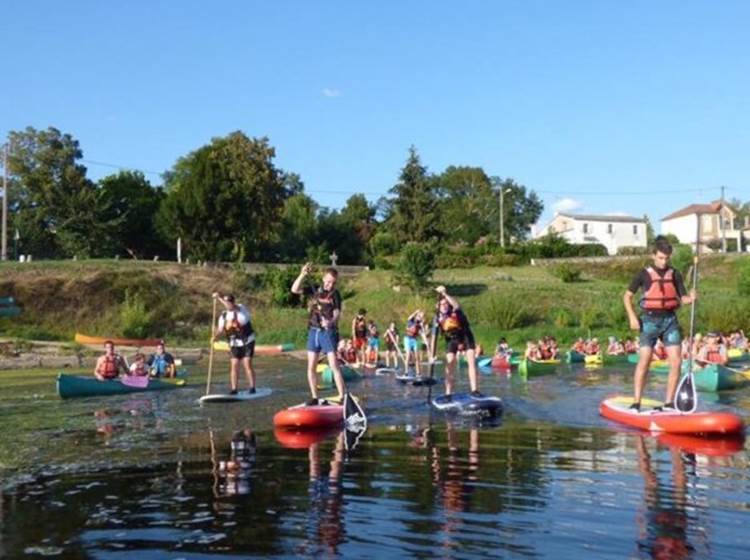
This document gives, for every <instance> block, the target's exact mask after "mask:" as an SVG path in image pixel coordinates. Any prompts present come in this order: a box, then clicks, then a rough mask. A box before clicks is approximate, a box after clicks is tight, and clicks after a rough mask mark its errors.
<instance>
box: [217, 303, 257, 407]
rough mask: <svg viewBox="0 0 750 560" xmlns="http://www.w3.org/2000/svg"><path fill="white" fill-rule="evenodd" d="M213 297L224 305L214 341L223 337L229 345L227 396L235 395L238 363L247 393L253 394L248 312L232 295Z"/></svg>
mask: <svg viewBox="0 0 750 560" xmlns="http://www.w3.org/2000/svg"><path fill="white" fill-rule="evenodd" d="M213 297H215V298H217V299H218V300H219V301H220V302H221V303H222V305H224V311H222V312H221V315H219V324H218V325H217V327H218V328H217V329H216V334H215V335H214V341H215V340H216V339H218V338H219V337H220V336H224V337H225V338H226V340H227V344H228V345H229V354H230V359H229V387H230V391H229V394H230V395H236V394H237V384H238V379H237V378H238V376H239V373H238V371H237V369H238V367H239V364H240V362H242V366H243V367H244V369H245V375H246V376H247V384H248V392H249V393H255V370H254V369H253V362H252V359H253V356H254V355H255V331H254V330H253V324H252V322H251V320H250V312H249V311H248V310H247V308H246V307H245V306H244V305H242V304H238V303H237V302H236V301H235V299H234V296H233V295H232V294H227V295H225V296H222V295H221V294H219V293H214V294H213Z"/></svg>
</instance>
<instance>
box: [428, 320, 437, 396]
mask: <svg viewBox="0 0 750 560" xmlns="http://www.w3.org/2000/svg"><path fill="white" fill-rule="evenodd" d="M437 314H438V311H437V310H436V311H435V316H434V317H433V318H432V328H431V329H430V336H431V337H432V338H430V355H431V356H432V359H431V360H430V375H429V379H430V381H429V387H428V389H427V404H430V403H431V402H432V386H433V383H432V380H433V379H434V376H435V361H436V360H435V358H436V356H437V339H438V315H437Z"/></svg>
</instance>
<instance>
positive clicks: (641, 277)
mask: <svg viewBox="0 0 750 560" xmlns="http://www.w3.org/2000/svg"><path fill="white" fill-rule="evenodd" d="M671 255H672V246H671V245H670V244H669V243H668V242H667V240H666V239H665V238H664V237H661V236H659V237H657V238H656V240H655V242H654V246H653V248H652V254H651V259H652V261H653V264H652V265H650V266H648V267H646V268H644V269H642V270H641V271H640V272H639V273H638V274H637V275H636V277H635V278H633V281H632V282H631V283H630V285H629V286H628V289H627V290H626V291H625V294H624V295H623V305H624V306H625V311H626V312H627V314H628V321H629V323H630V328H631V329H633V330H637V331H639V333H640V336H639V341H640V351H639V358H638V364H637V365H636V368H635V379H634V391H633V393H634V400H633V404H632V405H631V408H633V409H634V410H637V411H640V408H641V396H642V394H643V388H644V386H645V385H646V378H647V375H648V368H649V364H650V363H651V357H652V354H653V350H654V346H655V344H656V341H657V340H661V341H662V342H663V343H664V346H665V347H666V353H667V359H668V360H669V377H668V379H667V394H666V399H665V401H664V402H665V404H664V406H663V407H662V408H663V409H665V410H674V396H675V391H676V390H677V382H678V381H679V377H680V368H681V365H682V356H681V355H680V345H681V343H682V335H681V333H680V325H679V324H678V322H677V315H676V314H675V312H676V311H677V309H678V308H679V307H680V305H690V304H691V303H693V302H694V301H695V300H696V299H697V294H696V293H695V291H691V292H690V293H688V292H687V290H686V289H685V284H684V282H683V280H682V275H681V274H680V272H679V271H678V270H675V269H674V268H672V267H671V266H669V259H670V257H671ZM638 290H641V291H642V297H641V300H640V308H641V316H640V318H639V317H638V315H636V313H635V309H634V307H633V296H634V295H635V294H636V293H637V292H638Z"/></svg>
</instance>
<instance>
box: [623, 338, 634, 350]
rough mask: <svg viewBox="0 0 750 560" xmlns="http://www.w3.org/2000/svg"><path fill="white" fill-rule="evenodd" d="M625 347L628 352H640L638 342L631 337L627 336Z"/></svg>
mask: <svg viewBox="0 0 750 560" xmlns="http://www.w3.org/2000/svg"><path fill="white" fill-rule="evenodd" d="M623 348H624V349H625V353H626V354H636V353H637V352H638V344H637V343H636V341H635V340H633V339H632V338H630V337H628V338H626V339H625V342H623Z"/></svg>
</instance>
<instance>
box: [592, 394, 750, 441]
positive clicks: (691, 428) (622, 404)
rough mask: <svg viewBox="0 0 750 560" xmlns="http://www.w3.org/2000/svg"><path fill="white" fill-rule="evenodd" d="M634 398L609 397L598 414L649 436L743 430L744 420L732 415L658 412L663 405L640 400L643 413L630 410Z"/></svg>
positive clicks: (730, 432) (600, 407)
mask: <svg viewBox="0 0 750 560" xmlns="http://www.w3.org/2000/svg"><path fill="white" fill-rule="evenodd" d="M632 403H633V399H632V397H610V398H608V399H605V400H603V401H602V403H601V404H600V405H599V414H601V415H602V416H604V417H605V418H608V419H609V420H614V421H615V422H619V423H620V424H625V425H627V426H632V427H633V428H639V429H641V430H646V431H649V432H664V433H669V434H704V435H718V434H737V433H741V432H742V431H743V430H744V425H743V423H742V418H740V417H739V416H737V415H736V414H732V413H731V412H693V413H685V412H679V411H669V412H659V411H655V410H653V408H654V407H655V406H659V405H661V404H662V403H660V402H658V401H654V400H650V399H643V400H641V412H636V411H635V410H632V409H630V408H629V407H630V405H631V404H632Z"/></svg>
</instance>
